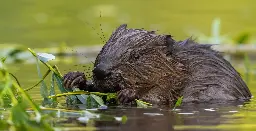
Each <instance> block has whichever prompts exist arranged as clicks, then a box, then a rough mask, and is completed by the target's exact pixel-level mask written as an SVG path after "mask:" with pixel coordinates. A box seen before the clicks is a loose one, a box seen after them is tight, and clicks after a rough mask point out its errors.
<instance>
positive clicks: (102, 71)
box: [92, 64, 110, 80]
mask: <svg viewBox="0 0 256 131" xmlns="http://www.w3.org/2000/svg"><path fill="white" fill-rule="evenodd" d="M92 72H93V74H94V76H95V77H96V78H97V79H99V80H103V79H104V78H106V77H107V76H108V75H110V72H109V71H107V69H106V68H105V66H104V65H102V64H98V65H97V66H95V67H94V69H93V71H92Z"/></svg>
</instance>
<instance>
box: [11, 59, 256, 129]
mask: <svg viewBox="0 0 256 131" xmlns="http://www.w3.org/2000/svg"><path fill="white" fill-rule="evenodd" d="M57 58H58V59H57V60H56V62H54V63H52V64H56V65H58V66H59V69H60V70H61V72H62V73H66V72H68V71H73V70H79V71H85V72H86V71H90V70H91V69H92V68H89V67H87V68H85V67H83V65H85V63H83V62H82V61H80V59H83V58H84V57H81V58H78V57H57ZM67 59H68V60H69V61H67ZM65 60H66V61H65ZM90 65H92V64H90ZM8 67H9V69H10V70H12V73H14V74H15V75H16V76H17V77H18V78H19V80H20V83H21V84H22V86H23V87H25V88H26V87H30V86H32V85H34V84H35V83H36V82H37V81H39V79H38V76H37V71H36V65H35V64H22V63H21V64H12V65H10V66H8ZM43 70H44V68H43ZM89 76H90V75H89ZM242 76H243V75H242ZM251 78H253V77H251ZM255 85H256V84H255V82H254V81H250V84H249V87H250V89H251V91H252V94H253V95H255V93H256V90H255V88H254V86H255ZM28 93H29V94H30V95H31V96H32V98H33V100H34V101H36V102H37V103H40V102H41V100H42V99H41V96H40V90H39V87H36V88H34V89H32V90H31V91H29V92H28ZM255 109H256V101H255V100H254V99H252V100H251V101H250V102H245V103H242V102H229V103H218V104H216V103H215V104H211V103H201V104H189V105H182V106H181V107H178V108H176V109H175V110H173V109H170V108H167V107H159V108H148V109H143V108H134V107H110V108H109V109H107V110H102V111H96V112H97V113H102V114H106V115H113V116H116V117H122V116H123V115H125V116H127V117H128V120H127V122H126V123H125V124H122V123H118V122H110V121H104V120H99V121H95V123H94V124H93V126H96V129H97V130H110V131H112V130H127V131H128V130H134V131H140V130H147V131H155V130H159V131H160V130H161V131H170V130H186V131H195V130H216V131H217V130H232V131H240V130H255V129H256V126H255V125H254V120H256V110H255ZM82 116H83V115H79V114H77V113H75V112H74V113H72V112H71V113H66V114H65V113H64V114H60V115H59V118H56V119H55V120H54V121H55V124H54V125H55V127H56V128H63V127H65V129H68V130H87V129H91V128H92V129H95V127H91V128H88V127H87V126H85V124H84V123H81V122H79V121H78V120H77V119H78V118H79V117H82Z"/></svg>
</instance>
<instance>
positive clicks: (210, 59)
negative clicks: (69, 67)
mask: <svg viewBox="0 0 256 131" xmlns="http://www.w3.org/2000/svg"><path fill="white" fill-rule="evenodd" d="M66 78H68V79H73V78H72V77H66ZM64 80H65V78H64ZM80 81H81V82H82V81H83V80H82V79H81V80H80ZM81 82H78V83H81ZM93 82H94V87H92V86H91V87H90V89H88V88H87V90H90V91H100V92H118V100H119V101H120V102H121V103H129V102H131V101H134V100H135V99H142V100H144V101H147V102H151V103H157V104H173V103H174V102H175V101H176V100H177V99H178V97H180V96H183V103H184V102H211V101H216V100H217V101H227V100H238V99H240V100H247V99H250V98H251V93H250V91H249V89H248V87H247V85H246V84H245V82H244V81H243V80H242V78H241V77H240V75H239V73H238V72H237V71H236V70H235V69H234V68H233V67H232V65H231V64H230V63H229V62H228V61H226V60H225V59H224V58H223V57H222V55H221V54H220V53H219V52H217V51H214V50H212V49H211V45H203V44H197V43H196V42H194V41H193V40H191V39H187V40H184V41H175V40H173V39H172V37H171V36H170V35H157V34H155V32H154V31H146V30H142V29H127V28H126V25H125V24H124V25H121V26H120V27H119V28H117V29H116V31H114V32H113V34H112V35H111V37H110V39H109V40H108V42H107V43H106V44H105V45H104V46H103V48H102V50H101V51H100V53H99V54H98V56H97V58H96V60H95V64H94V69H93ZM80 86H81V84H80Z"/></svg>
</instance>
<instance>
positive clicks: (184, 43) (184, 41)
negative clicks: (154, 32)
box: [178, 37, 193, 46]
mask: <svg viewBox="0 0 256 131" xmlns="http://www.w3.org/2000/svg"><path fill="white" fill-rule="evenodd" d="M191 41H192V42H191ZM189 43H193V40H192V37H189V38H187V39H186V40H183V41H180V42H178V45H181V46H184V45H187V44H189Z"/></svg>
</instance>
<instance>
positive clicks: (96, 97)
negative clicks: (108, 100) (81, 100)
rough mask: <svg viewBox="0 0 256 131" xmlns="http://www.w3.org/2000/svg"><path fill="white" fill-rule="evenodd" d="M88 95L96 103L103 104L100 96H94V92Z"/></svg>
mask: <svg viewBox="0 0 256 131" xmlns="http://www.w3.org/2000/svg"><path fill="white" fill-rule="evenodd" d="M90 96H91V97H92V98H93V99H94V100H95V101H96V102H97V104H99V105H100V106H104V101H103V100H102V98H101V97H99V96H96V95H94V94H91V95H90Z"/></svg>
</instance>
